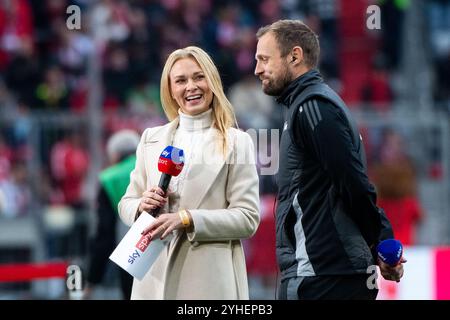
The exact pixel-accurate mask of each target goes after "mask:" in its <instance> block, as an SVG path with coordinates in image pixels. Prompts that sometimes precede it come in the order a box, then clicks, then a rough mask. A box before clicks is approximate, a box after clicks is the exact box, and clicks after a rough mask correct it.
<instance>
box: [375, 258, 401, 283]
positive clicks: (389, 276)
mask: <svg viewBox="0 0 450 320" xmlns="http://www.w3.org/2000/svg"><path fill="white" fill-rule="evenodd" d="M406 261H407V260H406V259H405V258H403V257H402V259H401V260H400V262H399V264H398V265H396V266H395V267H391V266H390V265H388V264H386V263H384V262H383V261H381V259H378V266H379V267H380V271H381V275H382V276H383V278H384V279H386V280H389V281H396V282H400V279H401V278H402V277H403V263H405V262H406Z"/></svg>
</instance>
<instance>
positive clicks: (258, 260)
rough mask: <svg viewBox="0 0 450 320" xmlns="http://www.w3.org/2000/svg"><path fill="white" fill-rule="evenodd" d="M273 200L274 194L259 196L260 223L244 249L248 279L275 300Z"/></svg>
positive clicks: (276, 270)
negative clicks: (253, 281)
mask: <svg viewBox="0 0 450 320" xmlns="http://www.w3.org/2000/svg"><path fill="white" fill-rule="evenodd" d="M275 199H276V195H275V194H265V195H262V196H261V199H260V216H261V221H260V223H259V227H258V230H257V231H256V233H255V235H254V236H253V237H252V238H250V239H248V240H247V241H246V247H245V253H246V258H247V270H248V273H249V277H250V278H251V279H252V280H256V281H258V282H259V285H260V286H262V289H263V290H264V291H266V292H265V293H266V297H272V298H275V287H276V274H277V272H278V266H277V260H276V256H275V211H274V210H275ZM268 292H270V293H271V294H270V293H268Z"/></svg>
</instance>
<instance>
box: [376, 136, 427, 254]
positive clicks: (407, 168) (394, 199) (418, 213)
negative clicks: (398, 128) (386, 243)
mask: <svg viewBox="0 0 450 320" xmlns="http://www.w3.org/2000/svg"><path fill="white" fill-rule="evenodd" d="M403 148H404V141H403V139H402V137H401V136H400V135H399V134H398V133H397V132H395V131H392V130H387V131H386V133H385V139H384V144H383V146H382V149H381V152H380V154H381V156H380V161H379V163H378V164H376V165H374V167H373V179H374V183H375V185H376V187H377V191H378V195H379V199H378V205H379V206H380V207H381V208H383V209H384V210H385V212H386V215H387V217H388V218H389V220H390V221H391V224H392V227H393V230H394V236H395V238H396V239H398V240H400V241H401V242H402V243H403V245H413V244H415V241H416V239H415V232H416V226H417V224H418V223H419V222H420V220H421V219H422V210H421V206H420V203H419V199H418V197H417V194H416V192H417V190H416V187H417V185H416V172H415V169H414V165H413V163H412V162H411V160H410V159H409V157H408V156H407V154H406V153H405V151H404V149H403Z"/></svg>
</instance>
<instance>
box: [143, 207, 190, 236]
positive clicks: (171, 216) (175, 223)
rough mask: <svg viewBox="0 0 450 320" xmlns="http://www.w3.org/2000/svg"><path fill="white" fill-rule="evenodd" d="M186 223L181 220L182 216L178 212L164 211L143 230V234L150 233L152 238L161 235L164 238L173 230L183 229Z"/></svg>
mask: <svg viewBox="0 0 450 320" xmlns="http://www.w3.org/2000/svg"><path fill="white" fill-rule="evenodd" d="M183 228H184V225H183V223H182V222H181V217H180V215H179V214H178V212H175V213H164V214H161V215H159V216H158V218H156V220H155V221H154V222H153V223H152V224H151V225H149V226H148V227H147V228H145V229H144V231H142V235H146V234H149V235H150V240H153V239H156V238H157V237H160V239H161V240H163V239H164V238H165V237H167V236H168V235H169V234H170V233H172V231H173V230H176V229H183Z"/></svg>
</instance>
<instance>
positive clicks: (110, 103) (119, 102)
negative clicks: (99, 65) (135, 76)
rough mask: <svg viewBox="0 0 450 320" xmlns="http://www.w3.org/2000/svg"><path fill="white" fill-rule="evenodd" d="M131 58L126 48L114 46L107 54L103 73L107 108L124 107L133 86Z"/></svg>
mask: <svg viewBox="0 0 450 320" xmlns="http://www.w3.org/2000/svg"><path fill="white" fill-rule="evenodd" d="M129 64H130V62H129V58H128V54H127V52H126V50H125V48H123V47H121V46H120V45H112V46H111V48H110V50H108V52H107V62H106V66H105V69H104V71H103V82H104V84H105V102H104V104H105V107H106V108H116V107H118V106H123V105H124V104H125V101H126V95H127V92H128V90H129V88H130V85H131V74H130V69H129Z"/></svg>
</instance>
